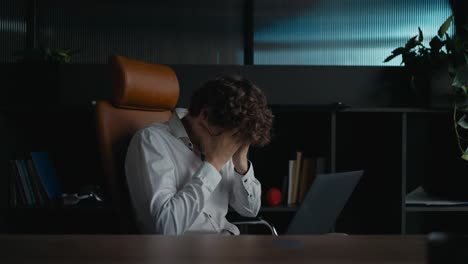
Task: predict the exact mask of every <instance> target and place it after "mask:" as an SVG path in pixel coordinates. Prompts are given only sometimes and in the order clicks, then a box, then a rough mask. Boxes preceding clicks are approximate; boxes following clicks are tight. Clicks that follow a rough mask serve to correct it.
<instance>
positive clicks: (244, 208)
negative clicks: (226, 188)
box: [229, 161, 262, 217]
mask: <svg viewBox="0 0 468 264" xmlns="http://www.w3.org/2000/svg"><path fill="white" fill-rule="evenodd" d="M231 171H232V174H233V175H232V184H231V188H232V189H231V195H230V199H229V205H230V206H231V207H232V208H234V210H236V211H237V212H238V213H239V214H240V215H242V216H247V217H255V216H257V214H258V211H259V210H260V206H261V195H262V190H261V185H260V182H259V181H258V180H257V179H256V178H255V175H254V170H253V166H252V163H251V162H250V161H249V169H248V171H247V173H246V174H245V175H242V174H239V173H237V172H236V171H235V170H234V166H233V169H232V170H231Z"/></svg>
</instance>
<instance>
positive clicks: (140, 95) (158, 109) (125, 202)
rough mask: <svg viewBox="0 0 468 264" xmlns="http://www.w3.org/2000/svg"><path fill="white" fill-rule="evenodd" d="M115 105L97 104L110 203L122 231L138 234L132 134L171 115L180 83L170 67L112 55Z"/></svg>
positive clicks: (100, 143)
mask: <svg viewBox="0 0 468 264" xmlns="http://www.w3.org/2000/svg"><path fill="white" fill-rule="evenodd" d="M109 64H110V66H111V71H112V81H113V90H114V93H113V100H112V102H107V101H98V102H97V103H96V121H97V138H98V143H99V149H100V152H101V158H102V166H103V170H104V175H105V188H104V191H105V193H106V197H107V200H108V202H109V205H110V206H111V208H112V209H115V210H116V212H117V213H118V214H119V220H120V227H121V230H120V231H121V232H124V233H129V232H130V233H132V232H136V225H135V223H134V221H133V217H132V210H131V204H130V197H129V193H128V189H127V185H126V179H125V168H124V164H125V154H126V153H127V147H128V144H129V143H130V139H131V137H132V136H133V134H134V133H135V132H136V131H137V130H139V129H140V128H143V127H144V126H146V125H149V124H151V123H153V122H164V121H167V120H168V119H169V117H170V116H171V111H172V110H173V109H174V108H175V106H176V104H177V100H178V98H179V82H178V80H177V77H176V75H175V73H174V71H173V70H172V69H171V68H169V67H168V66H164V65H157V64H150V63H145V62H142V61H137V60H131V59H128V58H124V57H122V56H117V55H112V56H111V57H110V59H109Z"/></svg>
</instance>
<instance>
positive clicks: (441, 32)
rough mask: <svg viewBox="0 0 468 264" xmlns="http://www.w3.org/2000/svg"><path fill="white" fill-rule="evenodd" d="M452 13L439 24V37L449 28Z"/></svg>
mask: <svg viewBox="0 0 468 264" xmlns="http://www.w3.org/2000/svg"><path fill="white" fill-rule="evenodd" d="M452 19H453V15H451V16H449V17H448V18H447V19H446V20H445V22H444V23H443V24H442V25H441V26H440V28H439V31H437V35H439V38H442V37H444V35H445V33H446V32H447V30H448V29H449V28H450V24H451V23H452Z"/></svg>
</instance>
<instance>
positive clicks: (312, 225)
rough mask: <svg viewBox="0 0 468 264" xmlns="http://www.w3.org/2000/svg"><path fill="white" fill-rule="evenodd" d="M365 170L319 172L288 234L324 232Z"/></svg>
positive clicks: (330, 226)
mask: <svg viewBox="0 0 468 264" xmlns="http://www.w3.org/2000/svg"><path fill="white" fill-rule="evenodd" d="M363 173H364V171H363V170H359V171H348V172H340V173H330V174H318V175H317V176H316V178H315V180H314V183H313V184H312V186H311V187H310V189H309V190H308V191H307V194H306V196H305V197H304V200H303V201H302V204H301V205H300V207H299V209H298V210H297V212H296V215H295V216H294V217H293V219H292V220H291V222H290V223H289V225H288V228H287V230H286V234H291V235H292V234H301V235H303V234H314V235H318V234H325V233H329V232H332V231H333V228H334V226H335V222H336V220H337V218H338V216H339V215H340V213H341V210H342V209H343V207H344V206H345V205H346V203H347V201H348V199H349V197H350V196H351V194H352V193H353V191H354V188H355V187H356V185H357V184H358V182H359V180H360V179H361V177H362V174H363Z"/></svg>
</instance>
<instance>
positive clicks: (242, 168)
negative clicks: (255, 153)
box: [232, 143, 250, 174]
mask: <svg viewBox="0 0 468 264" xmlns="http://www.w3.org/2000/svg"><path fill="white" fill-rule="evenodd" d="M249 147H250V143H244V144H242V145H241V146H240V147H239V149H238V150H237V151H236V153H234V155H233V156H232V162H233V163H234V168H235V169H236V171H237V172H238V173H239V174H245V173H247V171H248V170H249V162H248V160H247V154H248V153H249Z"/></svg>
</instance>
